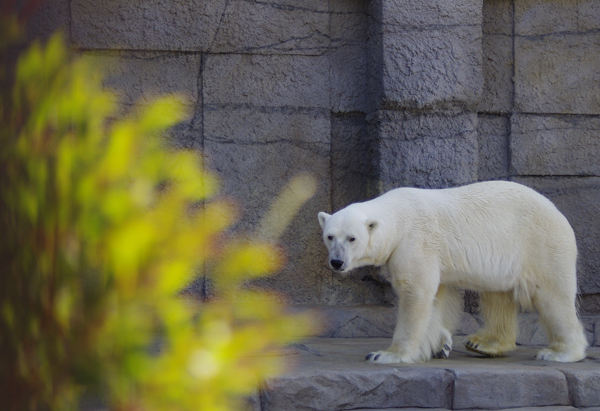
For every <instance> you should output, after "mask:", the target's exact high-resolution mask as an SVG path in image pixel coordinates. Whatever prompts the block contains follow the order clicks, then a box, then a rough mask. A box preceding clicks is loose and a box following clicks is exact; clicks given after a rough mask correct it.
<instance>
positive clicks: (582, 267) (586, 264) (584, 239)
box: [513, 177, 600, 294]
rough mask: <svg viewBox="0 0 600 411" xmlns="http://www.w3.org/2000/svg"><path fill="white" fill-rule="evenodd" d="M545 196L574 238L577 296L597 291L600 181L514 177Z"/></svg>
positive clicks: (598, 282) (598, 285)
mask: <svg viewBox="0 0 600 411" xmlns="http://www.w3.org/2000/svg"><path fill="white" fill-rule="evenodd" d="M513 180H514V181H516V182H518V183H521V184H525V185H527V186H529V187H531V188H533V189H535V190H537V191H539V192H540V193H542V194H543V195H545V196H546V197H548V198H549V199H550V200H551V201H552V202H553V203H554V204H555V205H556V207H557V208H558V209H559V210H560V211H561V212H562V213H563V214H564V215H565V216H566V217H567V219H568V220H569V222H570V223H571V226H572V227H573V230H574V231H575V236H576V237H577V248H578V251H579V257H578V261H577V281H578V289H579V293H580V294H597V293H599V292H600V278H599V277H598V272H600V244H598V241H597V239H598V238H600V226H599V225H598V224H593V223H591V222H594V221H597V219H598V215H600V178H595V177H594V178H569V177H564V178H554V179H548V178H524V177H521V178H514V179H513Z"/></svg>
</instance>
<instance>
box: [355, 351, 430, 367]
mask: <svg viewBox="0 0 600 411" xmlns="http://www.w3.org/2000/svg"><path fill="white" fill-rule="evenodd" d="M365 360H367V361H369V362H372V363H375V364H412V363H416V362H419V361H418V360H416V359H413V358H411V357H410V356H407V355H401V354H398V353H394V352H390V351H375V352H372V353H369V354H367V356H366V357H365Z"/></svg>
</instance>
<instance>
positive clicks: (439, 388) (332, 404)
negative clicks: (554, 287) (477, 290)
mask: <svg viewBox="0 0 600 411" xmlns="http://www.w3.org/2000/svg"><path fill="white" fill-rule="evenodd" d="M291 310H292V311H295V312H306V311H309V312H310V313H311V315H312V316H314V318H316V319H319V321H320V323H321V324H322V329H321V332H320V333H319V335H318V337H314V338H310V339H307V340H304V341H303V342H301V343H298V344H295V345H294V346H292V347H290V349H289V350H287V351H285V352H284V353H285V355H284V357H283V360H284V362H285V364H286V366H287V370H288V371H287V372H286V373H284V374H282V375H280V376H278V377H274V378H271V379H268V380H267V381H265V382H264V383H263V384H262V388H261V389H260V391H259V393H258V394H257V395H255V396H254V397H253V398H251V399H250V402H249V406H250V409H251V410H253V411H296V410H298V411H300V410H303V411H304V410H323V411H342V410H395V409H396V410H398V409H403V410H407V409H429V410H436V411H440V410H503V409H513V410H518V411H524V410H525V409H527V410H536V411H569V410H575V409H586V410H588V411H600V316H597V315H590V316H582V317H581V320H582V323H583V325H584V330H585V334H586V337H587V338H588V341H589V343H590V348H589V349H588V356H587V358H586V359H585V360H583V361H582V362H579V363H575V364H562V363H555V362H548V361H536V360H534V356H535V353H536V352H537V351H538V350H539V349H541V348H542V346H545V345H546V344H547V338H546V336H545V333H544V331H543V328H542V327H541V325H540V324H539V322H538V316H537V314H521V315H519V332H518V338H517V345H518V348H517V349H516V350H515V351H513V352H511V353H508V354H507V355H506V356H503V357H498V358H487V357H483V356H479V355H477V354H473V353H471V352H468V351H467V350H466V349H465V347H464V345H463V344H462V341H463V340H464V339H465V337H466V335H468V334H471V333H473V332H475V331H476V330H477V329H478V328H479V327H480V326H481V324H482V320H481V318H479V316H477V315H470V314H467V313H464V314H463V317H462V318H461V321H460V323H459V324H458V328H457V329H456V330H455V334H456V335H455V337H454V347H453V351H452V352H451V353H450V357H449V358H447V359H435V360H431V361H429V362H426V363H422V364H411V365H402V364H396V365H375V364H372V363H368V362H367V361H365V355H366V354H368V353H369V352H372V351H377V350H382V349H386V348H387V347H388V346H389V344H390V342H391V336H392V332H393V330H394V325H395V321H396V312H397V309H396V308H395V307H391V306H346V307H343V306H294V307H291ZM411 411H414V410H411Z"/></svg>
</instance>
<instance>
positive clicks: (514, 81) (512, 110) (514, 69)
mask: <svg viewBox="0 0 600 411" xmlns="http://www.w3.org/2000/svg"><path fill="white" fill-rule="evenodd" d="M515 9H516V7H515V0H512V1H511V13H512V18H511V21H512V27H511V33H512V42H511V43H512V51H511V52H512V59H513V62H512V73H511V80H512V84H511V86H512V95H511V102H510V114H509V116H508V123H507V125H506V127H507V129H508V130H507V137H506V138H507V140H508V141H507V143H508V144H507V145H506V151H507V153H506V159H507V166H508V170H506V174H507V176H508V178H512V177H514V176H513V175H512V172H511V169H512V162H513V161H512V155H511V147H512V118H513V116H514V115H515V114H516V111H515V94H516V88H517V87H516V84H517V78H516V75H517V54H516V46H515V39H516V18H515V15H516V10H515Z"/></svg>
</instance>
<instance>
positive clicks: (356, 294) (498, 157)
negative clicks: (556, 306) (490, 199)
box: [30, 0, 600, 312]
mask: <svg viewBox="0 0 600 411" xmlns="http://www.w3.org/2000/svg"><path fill="white" fill-rule="evenodd" d="M58 26H62V27H65V28H66V30H67V33H68V34H69V36H70V40H71V42H72V45H73V47H74V48H75V49H77V50H79V51H80V52H81V53H85V54H90V55H93V56H95V57H96V58H98V60H99V61H100V62H103V63H106V64H107V67H108V70H109V78H108V79H107V82H106V86H107V88H110V89H112V90H115V91H116V92H118V93H119V94H120V95H121V96H122V98H123V101H124V104H125V105H126V106H127V105H131V104H133V103H134V102H136V101H139V100H140V99H141V101H142V102H143V101H144V99H145V98H147V97H146V96H147V95H151V94H157V93H164V92H184V93H186V94H187V95H188V96H189V97H188V104H189V106H190V110H191V112H192V113H193V116H192V117H191V118H190V119H189V120H188V121H186V122H184V123H183V124H180V125H179V126H178V127H176V128H175V129H174V130H173V133H172V138H173V140H174V142H175V143H176V144H177V145H179V146H184V147H192V148H196V149H198V150H202V152H203V153H205V155H206V157H207V159H208V164H209V165H210V168H211V169H212V170H213V171H214V172H215V173H216V174H217V175H218V176H219V177H220V178H221V180H222V184H223V190H222V193H223V195H227V196H231V197H234V198H236V199H237V200H238V202H239V205H240V207H241V210H242V212H243V214H242V218H241V221H240V223H239V225H238V228H240V229H244V230H251V229H252V227H253V226H254V224H255V223H256V222H257V221H258V219H259V218H260V217H261V215H262V213H263V212H264V211H265V210H266V209H267V208H268V205H269V204H270V202H271V201H272V199H273V197H274V196H275V195H276V194H277V192H278V191H279V190H280V189H281V188H282V187H283V185H284V184H285V183H286V182H287V181H288V180H289V179H290V178H291V177H292V176H293V175H294V174H296V173H298V172H309V173H312V174H313V175H314V176H315V177H316V178H317V180H318V182H319V188H318V192H317V194H316V196H315V197H314V198H313V199H311V200H310V201H309V203H307V205H306V207H304V209H303V210H302V211H301V213H300V215H299V216H298V217H297V218H296V219H295V220H294V222H293V223H292V225H291V227H289V229H288V230H287V232H286V234H285V235H284V238H283V243H284V246H285V247H286V248H287V250H288V253H289V264H288V266H287V267H286V268H285V269H284V270H283V271H282V272H281V273H279V274H277V275H275V276H273V277H271V278H269V279H267V280H265V281H263V284H264V285H266V286H268V287H270V288H273V289H275V290H277V291H281V292H282V293H283V294H284V295H285V296H286V297H283V298H285V299H287V300H288V301H290V302H293V303H310V304H338V305H348V304H365V303H367V304H369V303H376V304H381V303H385V302H389V301H391V300H392V299H393V296H392V294H391V292H390V290H389V286H388V285H386V284H385V281H383V282H381V281H378V279H379V275H378V273H377V271H375V270H373V269H363V270H360V271H359V272H357V273H355V274H353V275H351V276H350V277H348V278H345V279H341V278H338V277H335V276H332V274H331V272H330V271H329V270H328V269H327V267H326V264H325V257H326V255H325V250H324V247H323V246H322V244H321V239H320V229H319V226H318V223H317V220H316V214H317V212H318V211H321V210H325V211H335V210H337V209H339V208H341V207H343V206H345V205H346V204H348V203H350V202H354V201H360V200H364V199H367V198H369V197H371V196H374V195H377V194H378V193H380V192H382V191H385V190H387V189H390V188H392V187H397V186H418V187H447V186H455V185H460V184H465V183H469V182H473V181H478V180H489V179H511V180H515V181H519V182H522V183H524V184H527V185H529V186H531V187H533V188H536V189H538V190H540V191H541V192H542V193H544V194H545V195H547V196H549V197H550V198H551V199H552V200H553V201H555V203H556V204H557V206H558V207H559V208H560V209H561V210H562V211H563V212H564V213H565V214H566V216H567V218H568V219H569V220H570V221H571V223H572V225H573V227H574V228H575V231H576V234H577V238H578V241H579V248H580V259H579V287H580V292H581V294H582V308H583V309H584V310H586V311H591V312H600V257H598V255H600V217H598V216H600V156H599V154H600V152H599V151H600V34H599V32H600V7H599V6H598V2H597V1H596V0H560V1H558V0H459V1H456V0H423V1H418V2H406V1H400V0H328V1H324V0H293V1H292V0H261V1H257V0H211V1H206V0H185V1H184V0H148V1H144V2H137V1H131V0H51V3H50V4H47V5H46V6H44V10H42V11H41V12H40V13H38V15H37V16H36V17H35V18H34V19H33V20H32V23H31V28H30V36H32V37H33V36H46V35H47V34H48V33H49V32H50V31H51V29H52V28H54V27H58ZM202 284H204V282H203V281H202V280H201V281H199V282H198V284H197V285H196V288H197V290H198V292H199V293H202V292H204V291H203V290H205V288H206V287H204V286H203V285H202ZM469 300H472V299H469ZM471 305H472V304H471Z"/></svg>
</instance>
